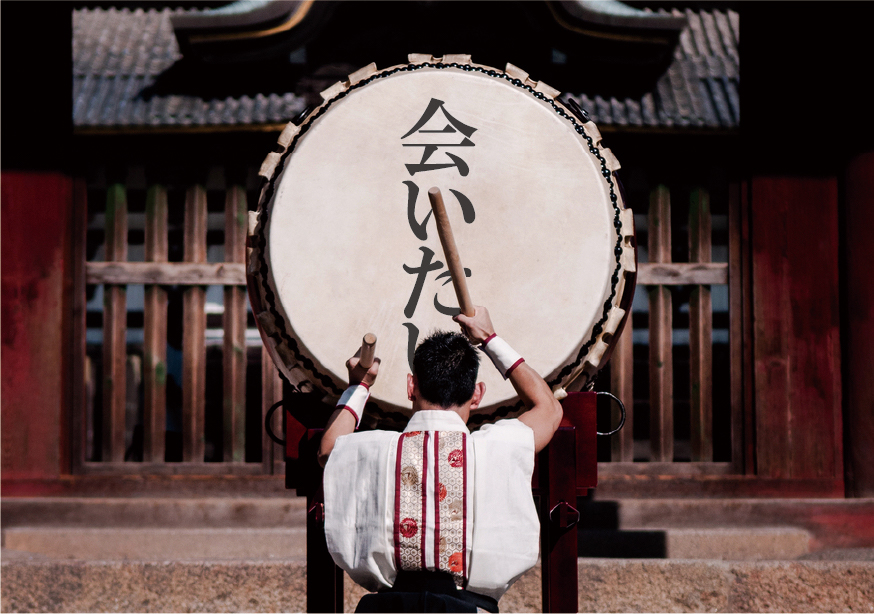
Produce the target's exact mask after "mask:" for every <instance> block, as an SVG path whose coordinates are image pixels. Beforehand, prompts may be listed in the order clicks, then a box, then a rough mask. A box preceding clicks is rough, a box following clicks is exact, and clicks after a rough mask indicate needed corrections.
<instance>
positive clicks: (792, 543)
mask: <svg viewBox="0 0 874 614" xmlns="http://www.w3.org/2000/svg"><path fill="white" fill-rule="evenodd" d="M809 545H810V534H808V533H807V532H806V531H802V530H799V529H793V528H786V527H772V528H767V529H674V528H668V529H663V530H659V531H655V530H650V531H586V530H583V531H580V532H579V553H580V555H581V556H585V557H587V558H638V559H640V558H651V559H656V558H661V559H711V560H793V559H797V558H799V557H802V556H804V555H807V554H809V553H810V548H809ZM3 546H4V547H5V548H7V549H10V550H15V551H20V552H29V553H32V554H37V555H42V556H46V557H51V558H60V559H80V560H131V561H133V560H138V561H154V560H167V561H171V560H211V559H244V560H270V559H288V558H301V559H303V558H304V557H306V528H305V527H302V526H293V527H272V528H265V527H257V528H253V527H234V528H190V527H147V528H134V527H103V528H98V527H79V526H72V527H60V526H31V527H29V526H17V527H8V528H5V529H3Z"/></svg>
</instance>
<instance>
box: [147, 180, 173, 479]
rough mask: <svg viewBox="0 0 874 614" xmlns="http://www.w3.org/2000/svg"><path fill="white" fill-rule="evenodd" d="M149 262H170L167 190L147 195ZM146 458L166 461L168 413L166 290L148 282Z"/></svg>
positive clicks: (159, 188) (159, 190) (157, 188)
mask: <svg viewBox="0 0 874 614" xmlns="http://www.w3.org/2000/svg"><path fill="white" fill-rule="evenodd" d="M145 242H146V244H145V259H146V262H167V259H168V253H169V249H168V239H167V191H166V190H165V189H164V188H163V187H161V186H153V187H151V188H150V189H149V192H148V194H147V197H146V236H145ZM143 310H144V311H143V319H144V322H143V334H144V340H143V354H144V359H145V361H144V363H145V364H144V365H143V460H144V461H146V462H163V460H164V442H165V435H164V431H165V428H166V412H167V393H166V387H167V291H166V290H164V288H162V287H161V286H159V285H147V286H146V288H145V305H144V307H143Z"/></svg>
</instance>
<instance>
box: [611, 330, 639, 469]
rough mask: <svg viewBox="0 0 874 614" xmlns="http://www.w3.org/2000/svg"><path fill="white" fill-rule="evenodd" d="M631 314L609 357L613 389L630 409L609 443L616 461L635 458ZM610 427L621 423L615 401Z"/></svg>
mask: <svg viewBox="0 0 874 614" xmlns="http://www.w3.org/2000/svg"><path fill="white" fill-rule="evenodd" d="M633 337H634V335H633V330H632V322H631V314H628V320H626V322H625V328H624V330H623V331H622V334H621V335H619V339H617V340H616V347H615V349H614V350H613V357H612V358H611V359H610V388H611V390H612V391H613V394H614V395H616V396H617V397H618V398H619V400H621V401H622V402H623V403H624V404H625V410H626V412H627V415H626V418H625V426H624V427H623V428H622V430H621V431H619V432H618V433H616V434H615V435H613V437H612V438H611V439H612V441H611V443H610V446H611V452H610V458H611V460H613V461H616V462H631V461H633V460H634V339H633ZM613 405H614V407H613V409H612V418H613V421H612V422H611V423H610V424H611V427H610V428H611V429H613V428H616V425H618V424H619V419H620V416H619V411H620V410H619V407H618V406H616V404H615V403H614V404H613Z"/></svg>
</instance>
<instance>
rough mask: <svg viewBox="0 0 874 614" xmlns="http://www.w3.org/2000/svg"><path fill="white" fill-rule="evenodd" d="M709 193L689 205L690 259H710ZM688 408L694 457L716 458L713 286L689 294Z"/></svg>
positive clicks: (702, 192) (700, 194) (697, 194)
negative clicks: (711, 289) (714, 433)
mask: <svg viewBox="0 0 874 614" xmlns="http://www.w3.org/2000/svg"><path fill="white" fill-rule="evenodd" d="M710 230H711V223H710V196H709V194H708V193H707V192H706V191H705V190H702V189H698V190H695V191H693V193H692V199H691V202H690V206H689V262H710V260H711V232H710ZM689 387H690V390H689V401H690V403H689V405H690V406H689V409H690V420H691V446H692V461H712V460H713V310H712V303H711V298H710V286H695V287H694V288H693V289H692V293H691V296H690V297H689Z"/></svg>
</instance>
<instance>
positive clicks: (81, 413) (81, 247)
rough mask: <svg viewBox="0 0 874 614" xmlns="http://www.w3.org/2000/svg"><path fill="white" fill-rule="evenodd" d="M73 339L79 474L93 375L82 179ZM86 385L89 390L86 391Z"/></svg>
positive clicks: (76, 187)
mask: <svg viewBox="0 0 874 614" xmlns="http://www.w3.org/2000/svg"><path fill="white" fill-rule="evenodd" d="M72 214H73V215H72V232H73V241H72V248H73V249H72V252H71V258H72V261H71V263H70V265H71V266H70V270H71V271H72V289H71V293H72V310H73V313H72V314H71V322H72V331H71V334H72V339H71V341H70V348H71V350H70V351H71V352H72V356H73V359H72V361H71V363H70V369H71V373H70V376H71V380H70V381H71V383H72V395H73V399H72V406H73V413H72V416H71V422H70V432H71V434H72V436H71V441H70V443H71V446H70V455H71V459H72V463H71V466H72V471H73V473H78V472H79V470H80V469H81V467H82V464H83V463H84V462H85V460H86V459H87V454H88V439H87V437H88V426H89V424H88V423H89V419H93V416H92V415H91V414H92V412H93V411H94V410H93V407H94V405H93V403H94V401H93V399H94V394H93V381H91V382H89V378H90V379H91V380H93V376H91V374H90V373H89V366H90V365H89V364H88V362H89V359H88V356H87V353H86V352H87V344H86V334H87V324H86V321H85V316H86V305H85V303H86V301H85V258H86V248H87V244H88V190H87V186H86V184H85V181H84V180H81V179H77V180H75V181H74V182H73V211H72ZM89 384H90V388H91V390H89ZM89 393H90V394H89Z"/></svg>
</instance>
